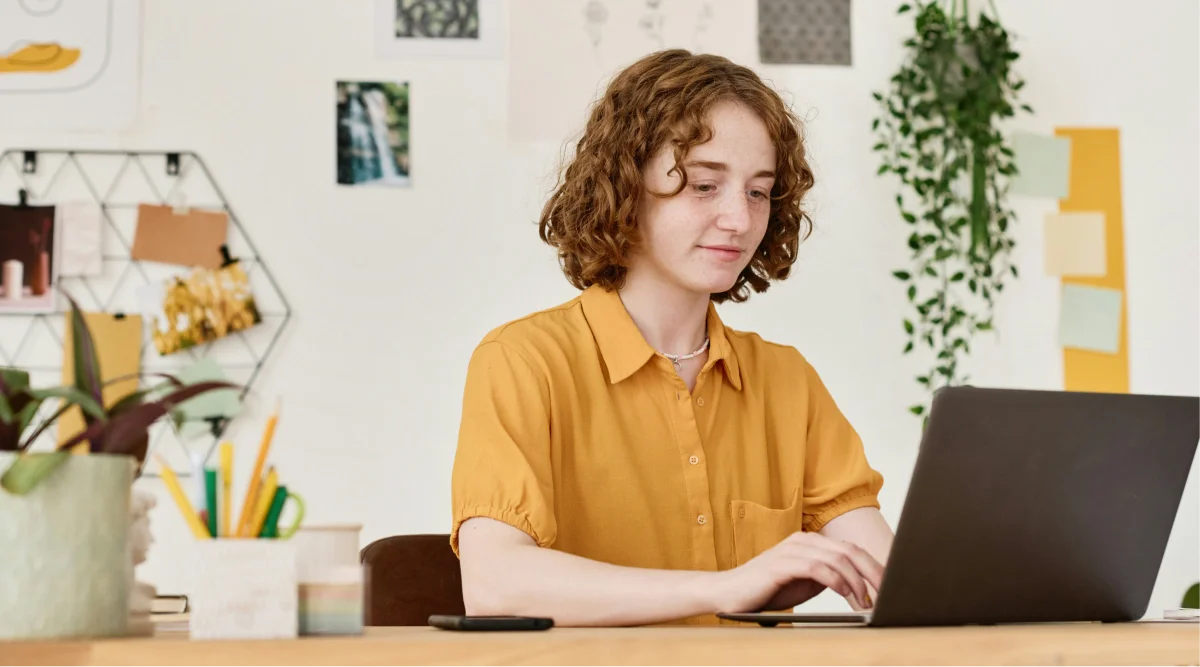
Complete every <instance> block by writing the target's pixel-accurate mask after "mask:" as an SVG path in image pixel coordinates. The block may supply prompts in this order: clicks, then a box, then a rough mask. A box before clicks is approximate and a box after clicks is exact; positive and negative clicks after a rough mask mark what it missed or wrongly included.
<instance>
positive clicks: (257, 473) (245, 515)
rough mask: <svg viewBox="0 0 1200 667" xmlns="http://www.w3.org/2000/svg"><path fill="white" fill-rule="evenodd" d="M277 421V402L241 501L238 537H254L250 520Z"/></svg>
mask: <svg viewBox="0 0 1200 667" xmlns="http://www.w3.org/2000/svg"><path fill="white" fill-rule="evenodd" d="M277 423H279V403H278V401H277V402H276V403H275V411H274V412H272V413H271V417H270V418H269V419H267V429H266V430H265V431H263V437H262V442H261V443H259V445H258V458H257V459H256V460H255V461H254V470H253V471H251V472H250V488H249V489H248V490H247V491H246V500H245V501H244V502H243V503H242V514H241V516H240V518H238V528H237V534H238V537H254V535H251V534H250V520H251V517H253V516H254V510H255V509H257V508H258V490H259V486H260V485H261V484H262V474H263V466H264V465H266V463H267V452H268V451H269V450H270V449H271V440H272V439H273V438H274V437H275V425H276V424H277Z"/></svg>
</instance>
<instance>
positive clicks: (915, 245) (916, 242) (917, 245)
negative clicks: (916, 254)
mask: <svg viewBox="0 0 1200 667" xmlns="http://www.w3.org/2000/svg"><path fill="white" fill-rule="evenodd" d="M908 247H909V248H912V249H913V250H920V249H921V237H920V236H917V234H916V233H915V232H914V233H913V234H911V235H910V236H909V237H908Z"/></svg>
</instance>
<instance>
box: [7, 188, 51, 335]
mask: <svg viewBox="0 0 1200 667" xmlns="http://www.w3.org/2000/svg"><path fill="white" fill-rule="evenodd" d="M59 244H60V242H59V239H58V235H57V221H56V218H55V212H54V207H53V206H0V313H21V314H31V313H51V312H54V309H55V305H56V302H55V298H54V285H56V284H58V268H59V267H58V264H59Z"/></svg>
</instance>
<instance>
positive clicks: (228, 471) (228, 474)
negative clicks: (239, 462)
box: [219, 442, 233, 537]
mask: <svg viewBox="0 0 1200 667" xmlns="http://www.w3.org/2000/svg"><path fill="white" fill-rule="evenodd" d="M232 505H233V443H230V442H222V443H221V509H220V511H221V524H220V528H219V532H220V534H221V537H229V520H230V516H232V515H233V507H232Z"/></svg>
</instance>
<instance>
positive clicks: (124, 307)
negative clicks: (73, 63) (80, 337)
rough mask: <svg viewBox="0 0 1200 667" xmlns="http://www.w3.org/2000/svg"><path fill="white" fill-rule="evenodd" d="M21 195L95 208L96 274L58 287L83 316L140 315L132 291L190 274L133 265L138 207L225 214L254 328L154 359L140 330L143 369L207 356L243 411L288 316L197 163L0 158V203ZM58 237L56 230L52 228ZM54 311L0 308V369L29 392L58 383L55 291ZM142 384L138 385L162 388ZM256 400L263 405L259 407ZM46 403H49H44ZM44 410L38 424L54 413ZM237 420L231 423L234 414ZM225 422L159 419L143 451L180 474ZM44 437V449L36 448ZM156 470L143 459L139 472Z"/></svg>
mask: <svg viewBox="0 0 1200 667" xmlns="http://www.w3.org/2000/svg"><path fill="white" fill-rule="evenodd" d="M22 190H24V191H25V193H26V195H27V198H28V203H29V204H30V205H33V206H36V205H53V204H57V203H65V202H68V201H76V200H89V201H94V202H97V203H98V204H99V205H100V209H101V212H102V214H103V220H102V223H101V225H102V229H103V232H102V249H103V250H102V257H103V266H102V272H101V273H100V274H99V275H95V276H90V277H62V278H60V279H59V280H58V283H57V287H60V288H62V289H64V290H66V291H67V292H69V293H70V294H71V296H72V297H74V298H75V300H76V301H77V302H78V303H79V306H80V308H81V309H83V310H84V311H90V312H107V313H114V314H115V313H123V312H124V313H140V312H141V310H142V309H141V308H140V306H139V303H138V295H137V292H138V290H139V289H141V288H143V287H145V286H146V285H149V284H151V283H154V282H160V281H163V280H166V279H168V278H170V277H173V276H179V275H185V274H187V273H189V272H190V271H191V268H190V267H183V266H176V265H168V264H160V263H157V262H149V261H139V260H135V259H132V258H131V257H130V248H131V246H132V244H133V239H134V232H135V230H136V226H137V208H138V205H139V204H168V203H176V204H177V203H180V202H181V201H182V203H184V204H185V205H186V206H187V207H189V208H197V209H204V210H223V211H225V212H226V213H227V214H228V217H229V228H228V231H227V241H226V244H227V246H228V249H229V253H230V255H231V256H232V257H233V258H235V259H239V260H240V261H241V264H242V268H243V269H244V270H245V272H246V274H247V276H248V278H249V280H250V287H251V290H252V292H253V294H254V299H255V303H256V305H257V306H258V310H259V313H260V315H261V317H262V322H261V323H260V324H257V325H255V326H253V327H251V328H249V329H246V330H244V331H240V332H235V333H233V334H232V335H230V336H227V337H225V338H221V339H218V340H214V341H209V342H208V343H204V344H202V345H198V346H196V347H192V348H188V349H185V350H181V351H179V352H176V353H173V354H170V355H165V356H164V355H160V354H159V353H158V350H157V349H156V348H155V347H154V344H153V341H152V339H151V336H150V326H149V324H146V325H145V326H144V327H143V337H142V348H141V372H142V373H143V374H145V373H156V372H158V373H176V372H179V371H181V370H182V369H184V368H186V367H187V366H190V365H192V364H193V363H195V362H197V361H200V360H202V359H206V358H207V359H211V360H212V361H214V362H216V363H217V364H218V365H219V366H220V367H221V369H222V370H223V371H224V373H225V375H226V376H227V378H228V379H229V380H230V381H231V382H234V383H237V384H239V385H241V386H242V389H241V391H240V398H241V399H242V404H243V407H245V405H246V400H247V397H248V396H249V397H250V398H253V395H252V394H249V392H250V390H251V389H252V387H253V384H254V381H255V380H256V379H257V378H258V376H259V373H260V372H261V371H262V369H263V366H264V364H265V362H266V360H267V359H268V358H269V357H270V356H271V354H272V352H274V351H275V350H276V343H277V342H278V341H279V338H280V336H281V335H282V333H283V329H284V328H285V326H286V325H287V323H288V321H289V320H290V319H291V308H290V307H289V306H288V303H287V301H286V299H284V296H283V292H282V290H280V288H279V285H278V284H277V283H276V282H275V279H274V278H273V277H272V275H271V273H270V271H269V270H268V269H267V266H266V265H265V264H264V263H263V260H262V257H261V256H260V255H259V253H258V250H257V249H256V248H255V247H254V244H253V243H252V242H251V241H250V237H249V236H248V235H247V234H246V230H245V229H244V227H243V226H242V223H241V221H240V220H239V219H238V217H237V215H236V214H235V213H234V212H233V209H232V208H231V207H230V206H229V203H228V201H226V199H225V197H224V195H223V194H222V193H221V190H220V188H219V187H218V186H217V183H216V181H215V180H214V179H213V177H212V174H211V173H210V172H209V170H208V168H207V167H206V166H205V164H204V161H203V160H201V159H200V157H199V156H198V155H196V154H195V153H192V152H187V151H181V152H154V151H89V150H60V149H55V150H36V151H34V150H24V149H21V150H6V151H4V152H3V153H0V203H5V204H16V203H18V202H19V201H20V196H21V191H22ZM57 233H61V229H60V230H58V231H57ZM56 298H57V305H56V308H55V311H54V312H53V313H48V314H32V315H29V314H18V313H4V312H3V311H0V365H4V366H18V367H21V368H24V369H28V370H29V371H30V375H31V376H32V377H31V379H32V382H33V384H34V386H43V387H44V386H57V385H60V384H62V372H63V333H64V331H65V329H66V315H65V314H66V313H67V312H68V311H69V308H70V305H69V303H68V302H67V300H66V299H65V298H64V297H62V295H61V294H57V293H56ZM161 381H162V380H161V378H154V377H143V379H142V380H141V384H142V386H147V385H149V384H153V383H155V382H161ZM257 402H258V403H263V401H257ZM48 403H50V402H48ZM54 407H55V406H52V405H47V406H46V407H45V408H44V412H43V414H42V415H41V418H43V419H44V418H45V417H46V416H48V415H49V414H50V413H51V412H53V410H54ZM234 418H236V416H235V417H234ZM231 421H232V419H209V420H207V423H205V424H185V425H184V428H182V429H176V428H175V426H174V425H173V424H172V423H171V421H170V420H167V419H163V420H159V422H158V423H157V424H155V425H154V426H153V427H152V428H151V431H150V447H149V451H150V452H154V453H158V454H160V455H161V456H162V457H163V458H164V459H165V460H166V461H167V463H168V465H170V466H171V468H172V469H173V470H176V471H178V473H179V474H180V475H181V476H184V475H188V474H189V473H190V469H191V463H190V455H192V454H194V453H200V454H202V455H203V456H204V458H205V460H208V458H209V456H210V455H211V453H212V450H213V449H214V448H215V447H216V445H217V443H218V442H219V441H220V439H221V437H222V435H223V434H224V433H225V431H226V429H227V428H228V426H229V423H230V422H231ZM56 439H57V429H55V428H48V429H46V432H45V433H44V434H43V435H42V436H41V438H40V439H39V441H38V443H35V445H34V446H35V447H36V448H38V449H43V448H47V447H53V446H54V443H55V442H56ZM43 440H45V441H46V442H42V441H43ZM156 470H157V467H156V466H155V465H154V463H153V462H152V461H150V460H147V463H146V468H145V474H146V475H147V476H154V475H155V474H156Z"/></svg>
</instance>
